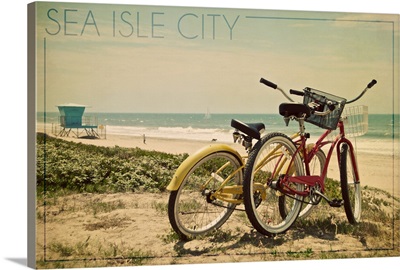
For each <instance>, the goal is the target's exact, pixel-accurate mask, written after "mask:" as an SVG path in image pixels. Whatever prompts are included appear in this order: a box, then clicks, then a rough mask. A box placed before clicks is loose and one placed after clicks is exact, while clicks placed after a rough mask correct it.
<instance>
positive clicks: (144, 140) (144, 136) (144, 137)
mask: <svg viewBox="0 0 400 270" xmlns="http://www.w3.org/2000/svg"><path fill="white" fill-rule="evenodd" d="M143 143H144V144H146V134H143Z"/></svg>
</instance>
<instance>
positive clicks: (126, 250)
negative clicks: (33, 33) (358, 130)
mask: <svg viewBox="0 0 400 270" xmlns="http://www.w3.org/2000/svg"><path fill="white" fill-rule="evenodd" d="M37 131H38V132H43V131H44V128H43V126H40V125H38V127H37ZM48 131H51V128H50V129H49V128H46V132H48ZM48 133H50V132H48ZM62 139H64V140H67V141H72V142H76V143H82V144H92V145H97V146H105V147H115V146H119V147H139V148H141V149H146V150H156V151H161V152H168V153H173V154H180V153H188V154H192V153H194V152H195V151H197V150H198V149H200V148H202V147H205V146H207V145H209V144H216V143H219V142H218V141H211V140H210V141H208V142H207V141H194V140H182V139H180V140H174V139H160V138H152V137H146V141H145V142H144V141H143V137H142V136H126V135H115V134H107V137H106V139H84V138H76V137H72V136H70V137H62ZM230 145H231V146H232V147H233V148H234V149H236V150H237V151H238V152H239V153H241V154H244V152H245V151H244V149H243V147H242V146H240V145H239V144H233V143H232V144H230ZM362 149H365V151H364V152H363V151H362ZM369 151H370V148H369V147H368V144H367V142H362V143H358V162H359V166H360V170H361V175H362V179H361V181H362V184H363V185H364V186H366V185H368V186H372V187H377V188H379V189H381V190H384V191H386V192H389V193H390V194H393V195H395V196H399V185H398V178H399V170H398V156H393V154H384V153H383V154H382V153H381V154H371V153H370V152H369ZM335 163H336V156H334V157H332V164H331V165H332V166H331V169H330V170H329V172H328V176H330V177H332V178H336V177H338V175H339V174H338V169H337V165H336V164H335ZM364 195H365V197H364V198H365V199H366V200H368V199H369V198H375V199H376V198H379V200H375V201H373V200H372V199H371V203H369V205H370V206H371V207H370V208H365V209H363V223H361V225H360V226H359V227H357V229H356V230H354V233H346V232H345V231H346V230H348V228H352V227H349V225H348V223H347V219H346V217H345V213H344V211H343V209H340V208H329V210H327V208H326V206H325V207H324V206H323V205H320V206H318V208H316V209H315V210H313V213H311V215H310V216H309V217H307V220H319V219H323V221H320V222H317V221H315V222H311V223H301V222H300V223H296V224H298V225H296V224H295V225H294V227H293V228H292V229H291V230H289V231H288V232H287V233H286V234H283V235H280V236H277V237H272V238H270V237H265V236H264V235H261V234H258V233H256V232H255V230H254V229H253V228H252V226H250V225H249V222H248V220H247V218H246V215H245V213H244V212H242V211H235V212H234V213H233V214H232V216H231V217H230V218H229V219H228V221H227V222H226V223H225V224H224V225H223V226H222V227H221V228H219V229H218V231H217V232H215V233H212V234H210V235H209V236H205V237H200V238H199V239H193V240H191V241H179V240H178V239H176V238H174V234H173V233H172V229H171V225H170V223H169V219H168V218H167V216H168V208H167V205H168V199H169V192H161V193H151V192H140V191H139V192H117V193H105V194H96V193H75V194H67V195H65V196H59V197H57V198H56V199H53V198H52V199H51V202H52V203H49V204H44V203H43V199H42V198H39V199H38V200H39V201H38V207H37V209H36V211H37V213H36V216H37V217H43V216H44V215H45V214H46V219H45V220H44V219H41V218H38V219H37V232H38V234H37V243H36V244H37V261H38V262H39V264H40V266H42V267H46V268H54V267H55V266H57V267H60V266H61V265H62V266H63V267H67V268H69V267H78V266H79V267H83V266H82V263H83V262H84V263H85V267H92V266H93V267H97V266H115V265H118V266H129V265H138V264H145V265H171V264H192V263H224V262H225V263H226V262H250V261H274V260H302V259H321V258H358V257H375V256H376V257H380V256H398V254H399V253H398V249H397V248H396V249H394V250H393V246H394V243H397V242H398V233H397V232H398V223H397V220H396V221H395V222H396V223H395V224H393V223H391V222H388V220H390V218H389V216H386V215H385V219H384V220H382V219H381V218H382V216H379V217H375V213H381V212H382V211H385V212H387V213H388V214H389V215H390V214H393V213H397V212H398V207H399V206H398V201H395V200H394V199H393V198H391V197H390V196H387V195H386V194H385V193H384V192H382V191H380V190H372V189H367V190H366V191H365V193H364ZM376 202H380V205H381V208H382V209H383V210H382V209H379V208H378V206H377V204H376ZM100 206H103V207H102V208H100ZM104 206H107V207H104ZM108 208H110V209H111V210H106V209H108ZM238 209H239V210H243V206H238ZM377 209H378V210H379V211H378V210H377ZM343 221H344V222H343ZM321 222H322V223H321ZM302 224H303V225H302ZM304 224H306V225H304ZM307 224H308V225H307ZM318 224H320V225H318ZM321 224H322V225H321ZM338 228H339V230H338ZM346 228H347V229H346ZM43 232H44V233H43ZM393 237H395V238H393ZM394 241H396V242H394ZM132 254H133V255H132ZM325 254H328V256H329V257H324V256H326V255H325ZM336 256H337V257H336ZM104 257H105V258H108V259H107V260H102V259H99V260H97V259H96V258H104ZM44 258H47V259H49V260H48V263H47V262H46V263H45V262H44ZM146 258H147V259H146ZM82 259H84V260H82Z"/></svg>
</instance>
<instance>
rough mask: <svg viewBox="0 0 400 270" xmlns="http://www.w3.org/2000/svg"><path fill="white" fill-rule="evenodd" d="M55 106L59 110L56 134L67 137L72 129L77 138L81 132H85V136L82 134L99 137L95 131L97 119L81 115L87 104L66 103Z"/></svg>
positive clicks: (88, 136)
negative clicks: (58, 130) (58, 126)
mask: <svg viewBox="0 0 400 270" xmlns="http://www.w3.org/2000/svg"><path fill="white" fill-rule="evenodd" d="M57 107H58V110H59V112H60V116H59V124H60V128H61V130H60V132H59V133H58V134H57V136H60V137H68V136H69V134H70V133H71V131H72V133H74V134H75V136H76V137H77V138H80V137H81V134H82V133H83V132H85V133H86V136H84V137H86V138H93V139H95V138H100V136H99V134H98V132H97V128H98V124H97V119H92V117H88V116H85V117H84V116H83V113H84V112H85V109H86V107H88V106H86V105H80V104H73V103H68V104H63V105H58V106H57Z"/></svg>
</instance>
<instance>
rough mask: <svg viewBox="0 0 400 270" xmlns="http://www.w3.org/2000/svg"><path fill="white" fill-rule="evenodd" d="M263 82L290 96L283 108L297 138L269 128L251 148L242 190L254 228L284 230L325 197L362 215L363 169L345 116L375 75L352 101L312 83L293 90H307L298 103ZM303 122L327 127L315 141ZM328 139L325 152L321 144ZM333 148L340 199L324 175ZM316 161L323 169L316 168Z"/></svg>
mask: <svg viewBox="0 0 400 270" xmlns="http://www.w3.org/2000/svg"><path fill="white" fill-rule="evenodd" d="M260 82H261V83H263V84H265V85H267V86H269V87H271V88H273V89H277V90H279V91H281V92H282V93H283V94H284V95H285V96H286V97H287V98H288V99H289V100H290V101H292V102H291V103H282V104H280V106H279V113H280V115H282V116H283V118H284V121H285V123H286V125H288V124H289V122H290V120H296V121H297V122H298V124H299V132H298V133H297V134H296V135H297V138H296V135H295V136H292V137H288V136H286V135H285V134H282V133H270V134H267V135H265V136H264V137H263V138H262V139H261V140H259V141H258V142H257V143H256V144H255V146H254V147H253V149H252V150H251V152H250V154H249V159H248V161H247V163H246V166H245V170H244V182H243V196H244V204H245V210H246V213H247V216H248V218H249V220H250V222H251V223H252V225H253V226H254V228H256V229H257V231H258V232H260V233H262V234H265V235H275V234H279V233H283V232H285V231H287V230H288V229H289V228H290V227H291V226H292V224H293V223H294V222H295V221H296V219H297V217H298V216H299V214H300V215H302V216H306V215H307V214H308V213H309V212H310V211H311V209H312V207H313V206H315V205H317V204H319V203H320V201H321V199H324V200H326V201H327V202H328V203H329V205H330V206H332V207H341V206H342V205H344V209H345V212H346V216H347V219H348V221H349V222H350V223H351V224H356V223H358V222H359V221H360V219H361V188H360V175H359V170H358V167H357V160H356V154H355V149H354V147H353V144H352V143H351V141H350V140H349V139H348V138H347V137H346V132H345V122H346V118H345V117H342V112H343V110H344V107H345V105H346V104H349V103H353V102H355V101H357V100H358V99H360V98H361V97H362V96H363V95H364V94H365V93H366V92H367V90H368V89H370V88H371V87H373V86H374V85H375V84H376V80H372V81H371V82H370V83H369V84H368V85H367V87H366V88H365V89H364V90H363V91H362V92H361V94H360V95H358V96H357V97H356V98H354V99H352V100H350V101H347V100H346V99H344V98H342V97H338V96H335V95H331V94H329V93H325V92H322V91H319V90H316V89H313V88H309V87H306V88H305V89H303V91H298V90H290V94H294V95H299V96H303V103H294V102H293V100H292V99H291V98H290V97H289V96H288V95H286V93H284V91H283V90H282V89H281V88H280V87H278V85H276V84H275V83H272V82H270V81H268V80H265V79H263V78H262V79H261V80H260ZM305 122H308V123H311V124H314V125H317V126H318V127H321V128H324V129H326V131H325V132H324V133H323V134H322V135H321V136H320V137H319V139H318V140H317V141H316V142H315V143H314V144H307V140H308V139H309V138H310V134H309V133H307V132H306V131H305ZM336 129H338V131H339V132H338V134H337V135H336V136H335V137H334V138H333V139H329V138H328V135H329V134H331V133H332V131H334V130H336ZM329 145H330V148H329V150H328V152H327V155H326V156H325V154H324V152H323V151H322V147H324V146H329ZM335 149H336V151H337V156H338V164H339V169H340V183H341V193H342V198H341V199H338V198H334V199H331V198H328V197H327V196H326V195H325V193H326V192H325V191H326V190H325V189H326V186H325V179H326V175H327V170H328V166H329V163H330V160H331V157H332V154H333V152H334V151H335ZM315 161H318V162H315ZM314 164H318V165H314ZM315 166H317V167H319V169H318V170H315V168H314V167H315ZM316 171H317V172H316Z"/></svg>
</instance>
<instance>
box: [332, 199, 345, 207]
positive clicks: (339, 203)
mask: <svg viewBox="0 0 400 270" xmlns="http://www.w3.org/2000/svg"><path fill="white" fill-rule="evenodd" d="M329 205H330V206H332V207H341V206H342V205H343V200H339V199H333V200H331V201H330V202H329Z"/></svg>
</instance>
